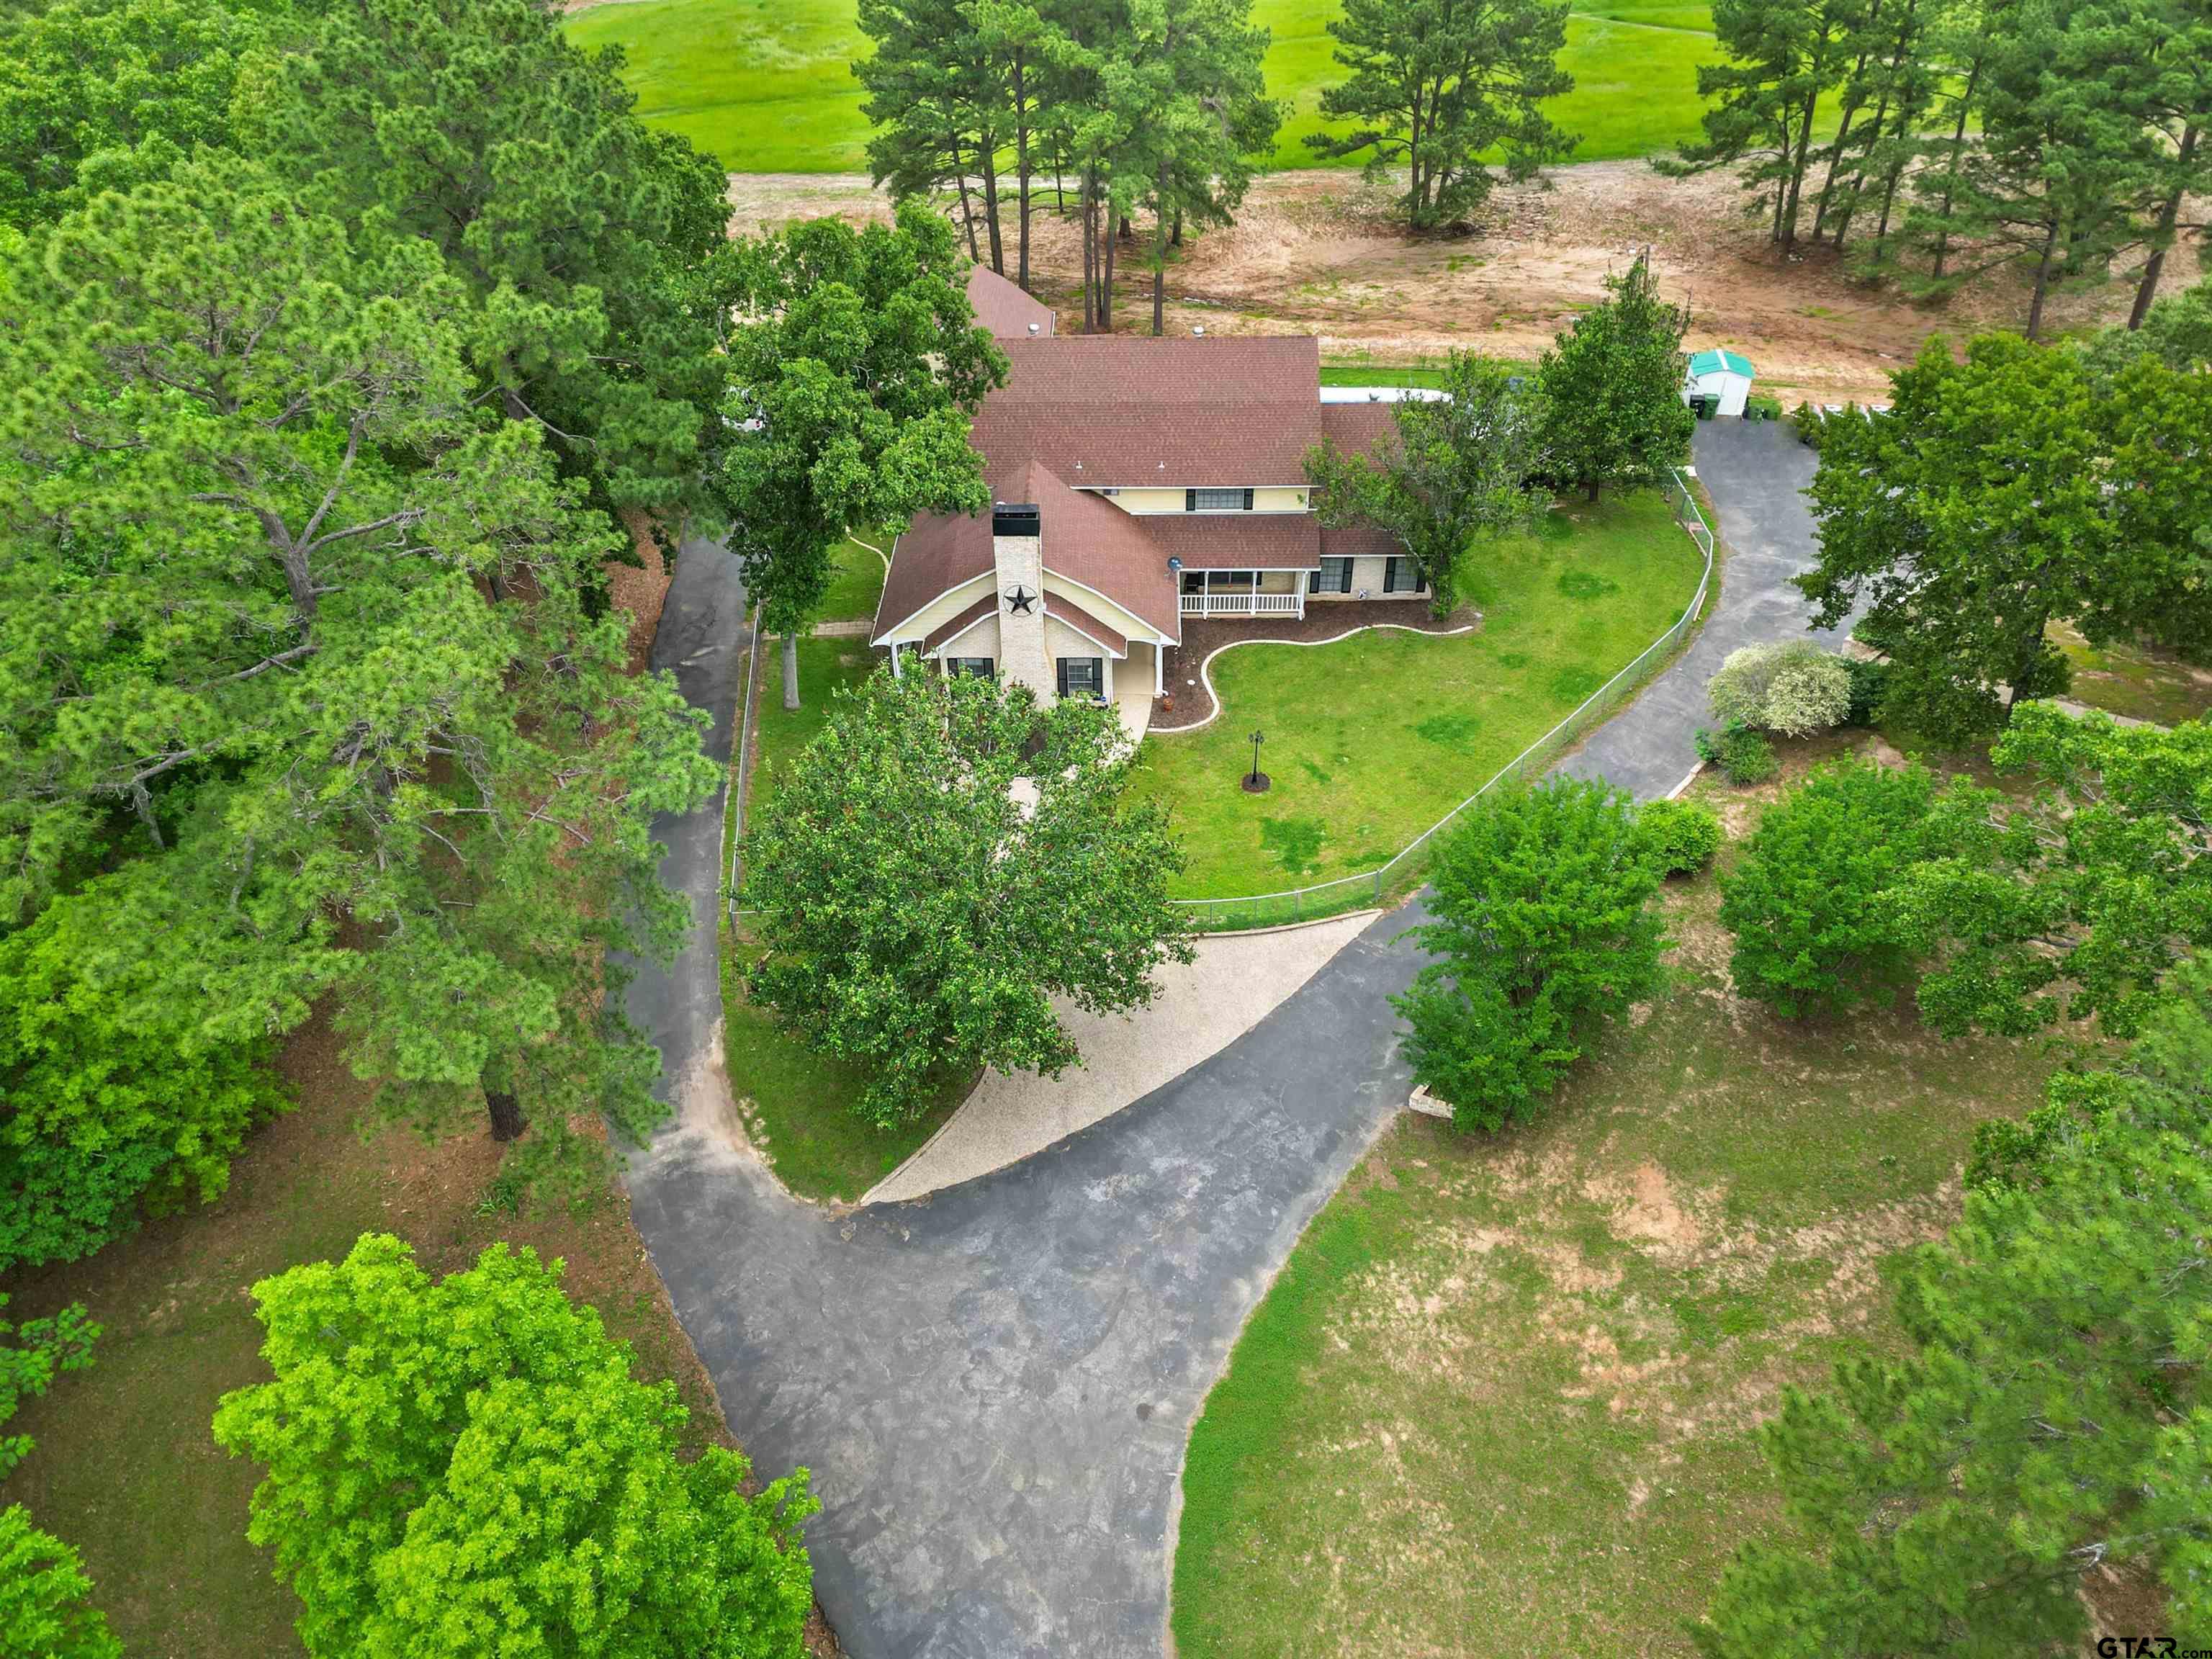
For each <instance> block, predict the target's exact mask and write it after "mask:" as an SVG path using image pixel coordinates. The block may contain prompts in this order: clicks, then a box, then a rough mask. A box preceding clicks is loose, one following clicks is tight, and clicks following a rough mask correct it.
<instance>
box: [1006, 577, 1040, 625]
mask: <svg viewBox="0 0 2212 1659" xmlns="http://www.w3.org/2000/svg"><path fill="white" fill-rule="evenodd" d="M1035 604H1036V594H1034V593H1032V592H1030V591H1029V589H1028V588H1026V587H1024V586H1022V585H1021V584H1020V583H1019V582H1016V583H1015V584H1014V585H1013V586H1012V587H1010V588H1008V589H1007V590H1006V610H1007V611H1008V612H1009V613H1011V614H1012V615H1013V616H1017V617H1026V616H1028V615H1029V614H1030V606H1031V605H1035Z"/></svg>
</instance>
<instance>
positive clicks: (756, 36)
mask: <svg viewBox="0 0 2212 1659" xmlns="http://www.w3.org/2000/svg"><path fill="white" fill-rule="evenodd" d="M1339 10H1340V6H1339V3H1338V0H1256V3H1255V5H1254V7H1253V9H1252V16H1253V21H1255V22H1256V23H1259V24H1261V25H1262V26H1263V27H1266V28H1267V29H1268V30H1269V31H1270V33H1271V35H1272V37H1273V41H1272V45H1271V46H1270V47H1269V49H1268V52H1267V65H1266V69H1267V87H1268V90H1269V91H1270V92H1271V93H1273V94H1274V96H1276V97H1277V98H1279V99H1282V100H1285V101H1286V103H1287V104H1288V106H1289V108H1288V111H1287V113H1286V116H1285V121H1284V124H1283V128H1282V131H1281V132H1280V134H1279V136H1278V138H1277V141H1276V146H1275V155H1274V158H1273V164H1274V165H1275V166H1277V167H1305V166H1310V165H1311V164H1312V161H1313V155H1312V152H1311V151H1310V150H1309V149H1306V147H1305V145H1304V143H1303V142H1302V140H1303V138H1304V135H1305V134H1307V133H1309V132H1312V131H1318V130H1319V128H1320V126H1321V125H1322V123H1321V120H1320V117H1319V114H1318V107H1319V104H1320V100H1321V92H1322V88H1323V87H1324V86H1326V85H1328V84H1329V83H1331V82H1334V81H1337V80H1340V79H1341V78H1342V71H1341V70H1340V69H1339V67H1338V66H1337V65H1336V64H1335V63H1334V59H1333V58H1332V56H1331V49H1332V47H1333V45H1334V42H1333V41H1332V40H1331V39H1330V37H1329V35H1328V33H1327V27H1326V26H1327V24H1328V21H1329V20H1330V19H1331V18H1333V17H1334V16H1336V15H1338V13H1339ZM568 30H569V33H570V34H571V36H572V37H573V38H574V40H577V41H578V42H579V43H580V44H581V45H583V46H587V47H592V48H599V47H604V46H619V47H621V48H622V49H623V53H624V55H625V58H626V59H627V68H626V70H625V77H626V78H627V79H628V81H629V83H630V85H631V86H632V87H633V88H635V90H636V92H637V94H638V106H639V109H640V112H641V113H642V114H643V115H644V116H645V118H647V120H648V121H650V122H652V123H653V125H656V126H660V127H665V128H666V129H668V130H669V131H673V132H679V133H682V134H683V135H684V137H687V138H689V139H690V140H691V142H692V143H694V144H696V145H697V146H698V147H699V148H700V149H703V150H706V151H708V152H709V153H711V154H713V155H717V156H719V157H720V159H721V161H722V164H723V166H725V167H728V168H730V169H732V171H734V172H740V173H834V172H846V171H853V170H857V169H859V168H861V167H865V166H866V157H865V155H864V153H863V146H864V144H865V143H866V138H867V123H866V120H865V119H864V118H863V117H862V116H861V114H860V100H861V97H862V93H861V89H860V83H859V82H857V81H855V80H854V79H853V77H852V74H851V71H850V65H851V64H852V62H853V60H854V58H857V57H859V56H860V54H861V53H862V52H864V51H865V50H866V38H865V37H864V36H863V35H862V34H861V33H860V27H859V25H858V23H857V22H856V21H855V17H854V5H853V0H781V3H773V4H772V3H769V0H642V3H636V4H617V5H601V6H596V7H593V8H592V9H588V10H586V11H581V12H579V13H576V14H575V15H574V16H573V17H572V18H571V19H570V20H569V23H568ZM1714 55H1715V52H1714V46H1713V40H1712V34H1711V18H1710V15H1709V14H1708V12H1707V10H1706V9H1705V7H1703V6H1664V5H1651V6H1644V5H1605V4H1594V5H1586V6H1584V7H1583V8H1581V9H1577V11H1576V12H1575V13H1574V15H1572V16H1571V18H1570V19H1569V20H1568V24H1567V47H1566V52H1565V66H1566V68H1567V69H1568V70H1569V71H1571V73H1572V74H1573V76H1574V77H1575V89H1574V91H1572V92H1571V93H1569V94H1567V95H1566V96H1565V97H1564V98H1561V99H1559V100H1556V102H1555V103H1554V104H1553V107H1552V115H1553V119H1554V120H1556V121H1558V122H1559V124H1560V125H1562V126H1564V127H1565V128H1566V129H1567V130H1568V131H1570V132H1573V133H1576V134H1578V135H1579V136H1580V137H1581V139H1582V144H1581V147H1580V148H1579V149H1577V151H1576V152H1575V154H1576V158H1577V160H1580V161H1603V160H1607V159H1611V158H1615V157H1620V156H1632V155H1648V154H1650V152H1652V151H1654V150H1660V149H1669V148H1671V147H1673V146H1674V144H1676V143H1679V142H1680V141H1681V140H1682V139H1683V138H1686V137H1691V136H1692V135H1693V134H1694V133H1695V132H1696V131H1697V125H1698V113H1699V102H1698V98H1697V94H1696V90H1695V88H1696V84H1697V70H1698V65H1699V64H1703V63H1708V62H1711V61H1712V59H1713V58H1714Z"/></svg>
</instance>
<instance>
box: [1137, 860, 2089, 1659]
mask: <svg viewBox="0 0 2212 1659" xmlns="http://www.w3.org/2000/svg"><path fill="white" fill-rule="evenodd" d="M1668 909H1669V912H1670V916H1669V921H1670V926H1671V927H1672V928H1673V930H1674V933H1675V935H1676V938H1677V939H1678V941H1680V942H1679V944H1678V947H1677V949H1676V950H1675V951H1674V955H1673V957H1672V963H1673V966H1674V973H1673V975H1671V978H1670V982H1669V985H1668V988H1667V990H1666V991H1665V992H1664V993H1662V995H1661V996H1660V997H1659V998H1658V999H1657V1000H1656V1003H1655V1004H1654V1005H1653V1006H1652V1008H1651V1011H1650V1017H1649V1018H1648V1019H1645V1020H1644V1022H1643V1023H1642V1024H1638V1025H1635V1026H1633V1027H1631V1028H1628V1029H1624V1030H1620V1031H1619V1032H1617V1033H1615V1034H1613V1035H1612V1036H1609V1037H1608V1038H1607V1039H1606V1040H1604V1041H1603V1042H1601V1044H1600V1045H1599V1048H1598V1049H1597V1052H1596V1054H1595V1057H1594V1061H1593V1062H1586V1064H1585V1066H1584V1067H1583V1070H1582V1071H1581V1072H1579V1073H1577V1075H1576V1076H1575V1077H1574V1078H1573V1079H1571V1081H1570V1083H1569V1084H1568V1085H1567V1086H1566V1087H1565V1090H1564V1091H1563V1092H1562V1095H1561V1097H1560V1098H1559V1101H1558V1103H1556V1105H1555V1106H1554V1108H1553V1112H1552V1115H1551V1116H1550V1119H1549V1121H1547V1124H1545V1125H1544V1126H1542V1127H1539V1128H1536V1129H1534V1130H1533V1131H1528V1132H1522V1133H1513V1134H1509V1135H1505V1136H1503V1137H1499V1138H1497V1139H1478V1138H1474V1137H1462V1136H1460V1135H1457V1134H1455V1133H1454V1132H1453V1131H1452V1130H1451V1129H1450V1127H1449V1126H1447V1125H1443V1124H1437V1123H1434V1122H1432V1121H1428V1120H1424V1119H1410V1118H1409V1119H1407V1120H1405V1121H1401V1123H1400V1124H1399V1125H1397V1126H1396V1127H1394V1128H1392V1129H1391V1130H1389V1132H1387V1133H1385V1135H1384V1136H1383V1139H1382V1140H1381V1141H1380V1142H1379V1143H1378V1145H1377V1146H1376V1148H1375V1149H1374V1151H1373V1152H1370V1154H1369V1156H1368V1158H1367V1159H1366V1160H1365V1162H1364V1164H1362V1165H1361V1167H1360V1169H1359V1170H1358V1171H1357V1172H1356V1174H1355V1175H1354V1176H1353V1178H1352V1181H1351V1182H1348V1183H1347V1184H1346V1188H1344V1190H1343V1191H1341V1192H1340V1193H1339V1194H1338V1195H1337V1196H1336V1197H1335V1198H1334V1200H1331V1202H1330V1203H1329V1204H1328V1206H1327V1207H1326V1208H1325V1209H1324V1210H1323V1211H1322V1213H1321V1215H1320V1216H1319V1217H1318V1218H1316V1220H1315V1222H1314V1224H1313V1225H1312V1226H1311V1227H1310V1228H1309V1229H1308V1231H1307V1232H1306V1234H1305V1236H1304V1237H1303V1238H1302V1239H1301V1240H1300V1241H1299V1243H1298V1244H1297V1248H1296V1249H1294V1250H1293V1251H1292V1253H1291V1258H1290V1261H1289V1262H1288V1263H1287V1264H1286V1266H1285V1268H1284V1270H1283V1272H1282V1273H1281V1275H1280V1276H1279V1278H1278V1279H1276V1281H1275V1283H1274V1285H1273V1287H1272V1288H1271V1289H1270V1291H1268V1293H1267V1297H1266V1299H1265V1300H1264V1301H1263V1302H1262V1303H1261V1305H1260V1307H1259V1309H1258V1310H1257V1311H1256V1312H1255V1314H1254V1316H1253V1317H1252V1320H1251V1322H1250V1323H1249V1324H1248V1325H1247V1327H1246V1328H1245V1331H1244V1334H1243V1337H1242V1338H1241V1339H1240V1340H1239V1341H1238V1343H1237V1347H1236V1350H1235V1352H1234V1353H1233V1355H1232V1356H1231V1362H1230V1365H1229V1368H1228V1370H1227V1372H1226V1373H1225V1376H1223V1378H1222V1380H1221V1381H1220V1383H1218V1384H1217V1385H1216V1387H1215V1388H1214V1389H1213V1391H1212V1395H1210V1396H1209V1397H1208V1399H1207V1401H1206V1407H1205V1408H1204V1411H1203V1413H1202V1414H1201V1416H1200V1419H1199V1421H1198V1423H1197V1425H1196V1426H1195V1428H1194V1431H1193V1432H1192V1436H1191V1440H1190V1447H1189V1457H1188V1463H1187V1465H1186V1467H1185V1469H1184V1474H1183V1493H1184V1504H1183V1511H1182V1528H1181V1537H1180V1541H1179V1544H1178V1546H1177V1549H1176V1558H1175V1585H1174V1635H1175V1641H1176V1651H1177V1652H1178V1653H1180V1654H1182V1656H1184V1659H1226V1656H1242V1655H1251V1656H1255V1659H1256V1656H1281V1655H1322V1654H1326V1655H1330V1656H1353V1655H1359V1656H1365V1655H1374V1656H1391V1659H1396V1656H1400V1655H1403V1654H1408V1653H1445V1652H1466V1651H1470V1650H1472V1651H1480V1652H1481V1653H1483V1654H1485V1655H1486V1656H1495V1659H1516V1656H1523V1655H1527V1656H1536V1655H1551V1654H1556V1653H1559V1652H1560V1651H1562V1650H1563V1647H1565V1648H1571V1650H1574V1651H1576V1652H1584V1653H1591V1654H1608V1655H1612V1654H1640V1655H1655V1654H1683V1655H1686V1654H1688V1653H1690V1652H1691V1651H1692V1647H1691V1644H1690V1643H1689V1641H1688V1639H1687V1638H1686V1635H1685V1633H1684V1630H1683V1626H1684V1623H1685V1621H1686V1620H1691V1619H1693V1618H1694V1617H1696V1616H1697V1614H1698V1613H1699V1612H1700V1611H1701V1610H1702V1608H1703V1607H1704V1606H1705V1602H1706V1600H1707V1598H1708V1596H1709V1595H1710V1594H1711V1589H1712V1587H1713V1584H1714V1583H1715V1580H1716V1577H1717V1574H1718V1572H1719V1571H1720V1569H1721V1567H1722V1566H1723V1564H1724V1563H1725V1561H1726V1559H1728V1556H1729V1553H1731V1551H1732V1550H1733V1549H1734V1548H1735V1546H1736V1545H1737V1544H1738V1543H1739V1542H1741V1541H1742V1540H1744V1539H1746V1538H1747V1537H1751V1536H1756V1535H1760V1534H1768V1535H1771V1534H1772V1533H1774V1532H1775V1531H1776V1530H1778V1528H1782V1527H1783V1526H1784V1525H1785V1524H1786V1523H1785V1522H1784V1520H1783V1517H1782V1516H1781V1515H1780V1512H1779V1504H1778V1501H1777V1498H1776V1493H1775V1491H1774V1488H1773V1486H1772V1484H1771V1480H1770V1479H1769V1476H1768V1474H1767V1472H1766V1469H1765V1464H1764V1462H1763V1461H1762V1460H1761V1458H1760V1457H1759V1453H1758V1449H1757V1447H1756V1445H1755V1443H1754V1442H1753V1437H1752V1429H1753V1425H1755V1424H1756V1423H1757V1422H1758V1421H1759V1419H1760V1418H1761V1417H1762V1416H1763V1415H1764V1414H1765V1413H1768V1412H1770V1411H1771V1410H1772V1409H1773V1407H1774V1406H1775V1404H1776V1401H1777V1397H1778V1391H1779V1389H1781V1387H1782V1386H1783V1385H1784V1384H1785V1383H1790V1382H1808V1383H1812V1382H1818V1381H1821V1380H1824V1379H1825V1377H1826V1375H1827V1372H1828V1370H1829V1367H1830V1366H1831V1364H1832V1362H1833V1360H1834V1359H1835V1358H1838V1356H1839V1355H1840V1354H1841V1353H1842V1352H1844V1338H1845V1337H1846V1336H1847V1335H1849V1334H1851V1333H1854V1332H1858V1331H1872V1332H1874V1333H1875V1334H1877V1336H1878V1337H1879V1336H1881V1334H1884V1333H1886V1332H1887V1329H1888V1327H1887V1293H1886V1291H1885V1289H1884V1286H1883V1282H1882V1280H1881V1273H1880V1264H1881V1261H1882V1259H1883V1258H1884V1257H1885V1256H1887V1255H1888V1254H1889V1253H1891V1252H1893V1251H1895V1250H1897V1249H1901V1248H1903V1247H1905V1245H1907V1244H1909V1243H1911V1242H1913V1241H1914V1240H1916V1239H1917V1238H1919V1237H1927V1236H1929V1235H1930V1234H1932V1233H1933V1232H1934V1231H1936V1230H1937V1229H1939V1228H1940V1227H1941V1226H1942V1225H1945V1224H1946V1223H1948V1221H1949V1220H1950V1219H1952V1218H1954V1216H1955V1211H1956V1201H1957V1200H1956V1194H1955V1189H1954V1188H1952V1187H1951V1186H1950V1185H1949V1184H1948V1183H1950V1182H1952V1181H1953V1180H1954V1177H1955V1174H1956V1170H1957V1168H1958V1165H1959V1164H1960V1159H1961V1158H1962V1157H1963V1156H1964V1153H1965V1152H1966V1147H1967V1145H1968V1142H1969V1139H1970V1137H1971V1134H1972V1126H1973V1125H1974V1123H1975V1122H1977V1121H1979V1120H1981V1119H1982V1118H1984V1117H1987V1116H1990V1115H1996V1114H2001V1113H2016V1112H2019V1111H2021V1110H2022V1109H2025V1108H2027V1106H2030V1105H2032V1104H2033V1103H2035V1101H2036V1099H2037V1097H2038V1091H2039V1085H2040V1081H2041V1079H2042V1077H2043V1075H2044V1074H2045V1071H2046V1070H2047V1068H2048V1066H2049V1065H2050V1057H2049V1056H2048V1055H2047V1054H2045V1051H2044V1050H2043V1049H2042V1048H2041V1047H2040V1046H2039V1045H2032V1044H2031V1045H2015V1044H2011V1043H2006V1042H1996V1041H1976V1042H1960V1043H1947V1042H1943V1041H1942V1040H1941V1039H1939V1038H1936V1037H1935V1036H1931V1035H1930V1034H1929V1033H1928V1032H1926V1031H1924V1030H1923V1029H1922V1028H1921V1027H1920V1025H1919V1024H1918V1023H1917V1019H1916V1018H1914V1017H1913V1016H1912V1014H1911V1010H1910V1007H1909V1006H1907V1007H1905V1009H1904V1010H1903V1011H1902V1012H1898V1011H1891V1012H1877V1013H1874V1014H1871V1015H1869V1016H1867V1017H1864V1018H1860V1019H1857V1020H1855V1021H1852V1022H1850V1023H1849V1024H1838V1025H1834V1026H1826V1027H1824V1026H1818V1025H1816V1026H1814V1027H1811V1028H1809V1029H1807V1030H1792V1029H1790V1028H1788V1027H1786V1026H1785V1025H1784V1024H1781V1023H1779V1022H1777V1021H1775V1020H1773V1019H1771V1018H1769V1017H1768V1016H1767V1015H1766V1014H1765V1012H1763V1011H1762V1010H1760V1009H1759V1008H1758V1007H1756V1006H1747V1005H1744V1004H1741V1003H1739V1002H1737V1001H1736V1000H1735V998H1734V997H1733V996H1732V994H1730V992H1729V987H1728V981H1727V979H1726V975H1725V967H1726V962H1727V951H1728V944H1727V937H1726V935H1725V934H1724V933H1722V931H1721V930H1720V928H1719V927H1718V924H1717V915H1716V912H1717V893H1716V890H1715V887H1714V884H1713V882H1712V881H1711V878H1701V879H1699V880H1698V881H1696V882H1694V883H1692V884H1686V885H1685V884H1674V887H1673V889H1672V890H1671V891H1670V894H1669V896H1668Z"/></svg>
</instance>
